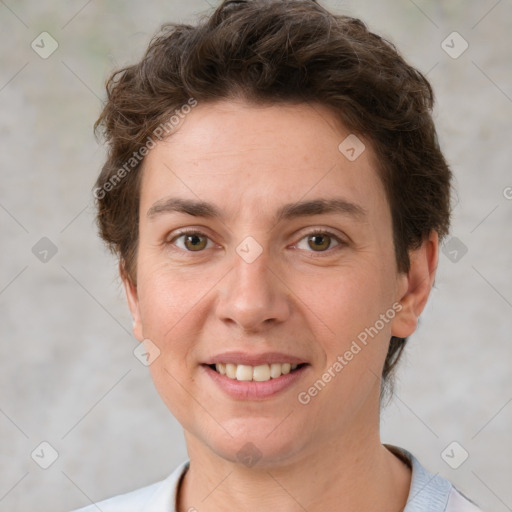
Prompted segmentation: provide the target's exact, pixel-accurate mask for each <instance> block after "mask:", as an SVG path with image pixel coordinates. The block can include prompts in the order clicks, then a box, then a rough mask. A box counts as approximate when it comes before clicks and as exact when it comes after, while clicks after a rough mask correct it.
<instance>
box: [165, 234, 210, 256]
mask: <svg viewBox="0 0 512 512" xmlns="http://www.w3.org/2000/svg"><path fill="white" fill-rule="evenodd" d="M208 240H209V239H208V237H207V236H206V235H205V234H204V233H199V232H195V231H187V232H184V233H181V234H180V235H178V236H176V237H175V238H173V239H172V240H171V242H170V243H172V244H175V245H176V246H177V247H179V248H180V249H182V250H184V251H188V252H200V251H202V250H203V249H205V248H207V246H208Z"/></svg>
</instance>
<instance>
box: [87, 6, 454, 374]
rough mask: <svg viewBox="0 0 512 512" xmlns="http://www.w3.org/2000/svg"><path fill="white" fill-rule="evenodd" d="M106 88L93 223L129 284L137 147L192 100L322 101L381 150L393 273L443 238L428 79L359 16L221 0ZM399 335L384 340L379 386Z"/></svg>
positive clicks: (442, 184)
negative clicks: (429, 240) (104, 151)
mask: <svg viewBox="0 0 512 512" xmlns="http://www.w3.org/2000/svg"><path fill="white" fill-rule="evenodd" d="M106 88H107V101H106V104H105V106H104V108H103V111H102V112H101V115H100V117H99V119H98V120H97V121H96V124H95V130H96V133H99V132H101V133H102V134H103V136H104V138H105V140H106V142H107V145H108V149H109V151H108V156H107V160H106V162H105V165H104V166H103V169H102V171H101V173H100V175H99V177H98V179H97V182H96V185H95V186H96V188H95V197H96V201H97V222H98V225H99V229H100V234H101V236H102V238H103V239H104V240H105V241H106V242H107V244H108V245H109V247H110V248H111V250H112V251H113V252H114V253H116V254H117V255H118V256H119V258H120V261H121V263H122V268H123V272H124V273H125V276H126V277H127V278H128V279H130V280H132V281H133V282H135V281H136V272H135V269H136V256H137V247H138V207H139V199H140V196H139V191H140V175H141V172H139V171H140V169H141V165H142V161H143V158H141V156H140V155H144V154H145V153H144V149H145V148H146V152H147V147H148V143H149V142H152V140H153V139H152V135H154V134H155V133H159V132H158V130H159V126H162V125H163V124H164V123H166V122H167V123H168V120H169V118H170V116H172V115H173V114H176V113H179V112H180V111H181V109H182V108H183V106H184V105H187V104H191V99H193V101H196V102H208V101H217V100H230V99H239V98H241V99H244V100H246V101H249V102H252V103H254V104H279V103H295V104H297V103H304V102H314V103H317V104H318V103H319V104H323V105H325V106H327V107H328V108H329V109H330V110H331V111H332V112H333V113H334V114H335V115H336V116H337V117H338V118H339V120H340V121H341V122H342V123H343V125H344V126H345V127H346V128H347V129H349V130H350V131H351V132H352V133H355V134H361V135H363V136H364V137H365V138H366V139H367V140H369V141H370V143H371V145H372V149H373V150H374V153H375V155H376V157H377V158H376V166H377V171H378V174H379V177H380V179H381V181H382V183H383V186H384V189H385V193H386V196H387V200H388V203H389V207H390V211H391V217H392V223H393V242H394V248H395V254H396V263H397V270H398V271H399V272H407V271H408V269H409V266H410V261H409V251H410V250H413V249H415V248H418V247H419V246H420V245H421V243H422V241H423V240H424V239H425V238H426V237H427V236H428V235H429V233H430V232H431V231H432V230H434V231H436V232H437V233H438V234H439V237H440V239H442V238H443V237H445V236H446V234H447V233H448V230H449V225H450V215H451V211H450V182H451V171H450V169H449V167H448V165H447V163H446V161H445V159H444V157H443V154H442V152H441V150H440V148H439V144H438V141H437V136H436V131H435V127H434V123H433V120H432V115H431V113H432V108H433V104H434V95H433V91H432V87H431V85H430V83H429V82H428V80H427V79H426V78H425V76H424V75H423V74H422V73H421V72H419V71H418V70H417V69H415V68H414V67H412V66H410V65H409V64H407V63H406V62H405V61H404V59H403V58H402V57H401V55H400V54H399V52H398V51H397V49H396V48H395V46H394V45H393V44H392V43H391V42H389V41H387V40H386V39H384V38H382V37H380V36H379V35H376V34H374V33H372V32H371V31H369V30H368V28H367V26H366V25H365V24H364V23H363V22H362V21H361V20H359V19H356V18H352V17H349V16H343V15H335V14H332V13H330V12H329V11H327V10H326V9H325V8H323V7H322V6H321V5H319V4H318V3H316V2H314V1H312V0H285V1H283V0H248V1H237V2H234V1H224V2H222V3H221V4H220V5H219V6H218V7H217V9H216V10H215V11H214V12H213V13H212V14H211V15H210V16H206V17H204V18H202V19H201V20H199V21H198V22H197V24H196V25H188V24H177V23H167V24H165V25H163V26H162V28H161V31H160V32H159V33H158V34H157V35H155V37H154V38H153V39H152V41H151V42H150V44H149V47H148V48H147V51H146V53H145V55H144V56H143V58H142V59H141V61H140V62H138V63H136V64H134V65H131V66H127V67H125V68H123V69H120V70H117V71H115V72H114V73H112V75H111V76H110V78H109V79H108V81H107V85H106ZM170 136H172V133H171V134H170ZM159 138H160V137H159ZM139 152H140V153H139ZM135 156H137V159H134V157H135ZM128 161H131V162H132V163H131V164H130V165H131V167H132V168H127V166H126V162H128ZM121 178H122V179H121ZM406 341H407V338H397V337H392V338H391V339H390V344H389V349H388V353H387V357H386V360H385V363H384V368H383V373H382V382H383V383H386V382H387V381H390V377H391V374H392V372H393V370H394V368H395V366H396V363H397V362H398V360H399V358H400V355H401V353H402V350H403V348H404V346H405V343H406Z"/></svg>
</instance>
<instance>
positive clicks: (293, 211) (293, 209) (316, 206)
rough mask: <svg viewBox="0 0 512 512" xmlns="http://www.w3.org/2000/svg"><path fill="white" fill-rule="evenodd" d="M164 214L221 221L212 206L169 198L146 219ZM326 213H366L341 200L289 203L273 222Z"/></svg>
mask: <svg viewBox="0 0 512 512" xmlns="http://www.w3.org/2000/svg"><path fill="white" fill-rule="evenodd" d="M164 213H184V214H187V215H192V216H193V217H205V218H212V219H215V218H218V219H223V218H224V215H223V214H222V212H221V210H220V209H219V208H218V207H217V206H215V205H214V204H211V203H208V202H206V201H200V200H191V199H182V198H177V197H171V198H168V199H162V200H159V201H157V202H156V203H154V204H153V206H151V208H150V209H149V210H148V212H147V217H148V218H150V219H151V218H154V217H156V216H158V215H161V214H164ZM326 213H338V214H342V215H346V216H349V217H354V218H355V219H356V220H364V218H365V217H366V216H367V211H366V210H365V209H364V208H363V207H362V206H360V205H358V204H355V203H352V202H350V201H347V200H346V199H343V198H330V199H323V198H321V199H313V200H311V201H300V202H297V203H289V204H286V205H284V206H282V207H281V208H279V210H278V211H277V212H276V215H275V221H276V222H279V221H282V220H291V219H294V218H297V217H309V216H313V215H322V214H326Z"/></svg>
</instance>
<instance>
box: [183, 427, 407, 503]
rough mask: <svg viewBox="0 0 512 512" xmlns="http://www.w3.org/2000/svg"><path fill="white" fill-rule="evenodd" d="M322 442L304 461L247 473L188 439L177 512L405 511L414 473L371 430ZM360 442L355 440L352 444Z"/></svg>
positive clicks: (243, 468)
mask: <svg viewBox="0 0 512 512" xmlns="http://www.w3.org/2000/svg"><path fill="white" fill-rule="evenodd" d="M357 434H358V435H357V436H355V435H350V436H349V435H346V436H344V438H343V439H337V440H336V442H331V443H324V445H322V446H321V447H320V449H319V444H318V443H315V450H311V451H310V452H309V453H306V454H304V453H303V454H302V455H301V458H294V459H293V460H290V461H287V462H286V463H283V461H282V460H281V461H279V462H275V463H266V464H265V465H264V466H261V465H260V464H257V465H255V466H253V467H252V468H248V467H246V466H244V465H242V464H239V463H235V462H232V461H229V460H226V459H224V458H222V457H219V456H218V455H216V454H214V453H212V452H211V451H208V452H206V451H205V449H204V445H203V444H202V443H201V442H200V441H199V440H197V439H195V438H190V436H187V446H188V450H189V456H190V467H189V470H188V471H187V473H186V475H185V477H184V479H183V481H182V484H181V488H180V491H179V493H178V500H177V505H178V509H177V510H178V511H179V512H185V511H189V510H192V511H193V510H197V511H200V512H217V511H222V510H226V508H227V506H226V504H229V508H230V509H234V510H246V511H249V512H260V511H261V512H263V511H267V510H269V509H274V510H282V511H284V512H299V511H304V510H307V511H308V512H317V511H318V512H320V511H325V510H344V511H354V512H355V511H360V510H365V511H368V512H387V511H389V512H396V510H402V509H403V508H404V507H405V504H406V501H407V496H408V493H409V488H410V481H411V472H410V469H409V468H408V467H407V466H406V465H405V464H404V463H403V462H402V461H400V460H399V459H398V458H397V457H396V456H395V455H393V454H392V453H391V452H390V451H389V450H387V449H386V448H385V447H384V446H383V445H382V444H381V442H380V439H379V436H378V433H377V434H375V433H372V432H371V431H368V432H365V433H363V435H362V434H361V432H358V433H357ZM354 440H357V441H354Z"/></svg>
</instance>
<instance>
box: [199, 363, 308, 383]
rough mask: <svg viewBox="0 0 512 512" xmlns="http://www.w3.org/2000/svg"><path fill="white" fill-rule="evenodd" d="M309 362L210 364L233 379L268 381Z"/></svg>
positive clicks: (215, 369)
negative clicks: (254, 364)
mask: <svg viewBox="0 0 512 512" xmlns="http://www.w3.org/2000/svg"><path fill="white" fill-rule="evenodd" d="M306 364H307V363H300V364H296V363H288V362H285V363H270V364H259V365H256V366H251V365H247V364H236V363H214V364H208V365H206V366H208V367H209V368H210V369H212V370H214V371H215V372H217V373H218V374H220V375H223V376H224V377H227V378H228V379H231V380H237V381H244V382H251V381H253V382H267V381H269V380H272V379H279V377H281V376H283V375H288V374H290V373H294V372H296V371H298V370H300V369H301V368H303V367H304V366H306Z"/></svg>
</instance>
